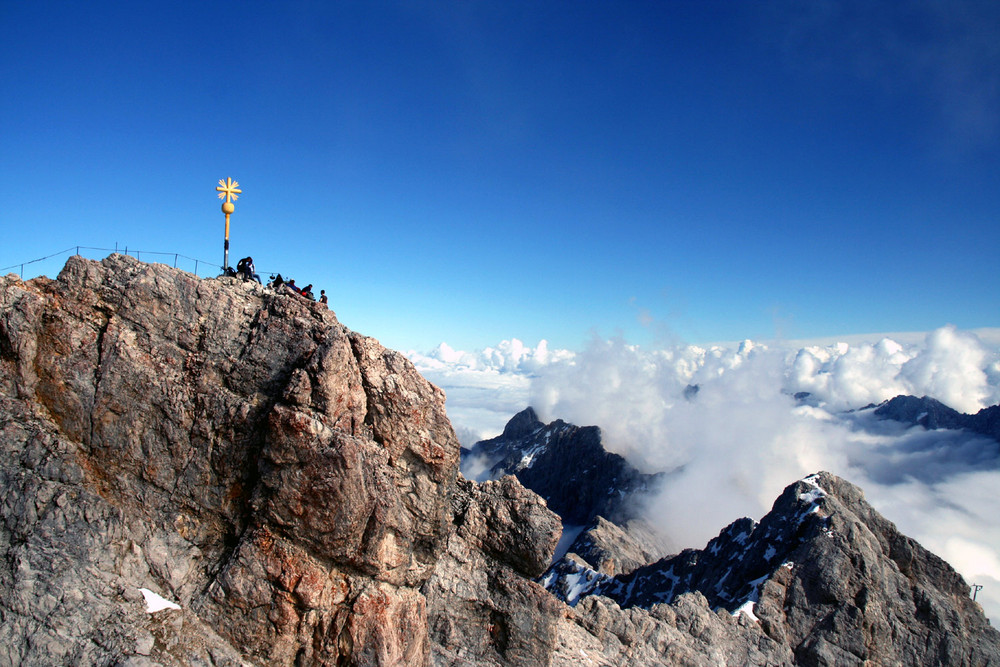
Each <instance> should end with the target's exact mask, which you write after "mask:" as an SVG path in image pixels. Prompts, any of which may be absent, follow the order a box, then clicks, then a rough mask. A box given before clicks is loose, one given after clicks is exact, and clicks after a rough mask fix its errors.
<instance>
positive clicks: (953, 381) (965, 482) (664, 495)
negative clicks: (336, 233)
mask: <svg viewBox="0 0 1000 667" xmlns="http://www.w3.org/2000/svg"><path fill="white" fill-rule="evenodd" d="M408 356H409V357H410V358H411V359H412V360H413V362H414V363H415V365H416V366H417V368H418V369H419V370H420V371H421V372H422V373H423V374H424V375H425V376H426V377H427V378H428V379H429V380H430V381H432V382H434V383H435V384H437V385H439V386H441V387H442V388H443V389H444V390H445V391H446V392H447V395H448V403H447V408H448V414H449V417H450V418H451V420H452V423H453V424H454V426H455V428H456V431H457V432H458V434H459V437H460V439H461V440H462V443H463V445H465V446H470V445H471V444H473V443H474V442H475V441H476V440H479V439H483V438H488V437H492V436H494V435H496V434H498V433H499V432H500V431H502V429H503V426H504V424H505V423H506V421H507V420H508V419H510V417H512V416H513V415H514V414H515V413H516V412H518V411H520V410H521V409H523V408H524V407H526V406H528V405H531V406H532V407H534V408H535V409H536V411H537V412H538V414H539V416H540V418H541V419H542V420H543V421H545V422H549V421H552V420H555V419H563V420H565V421H567V422H570V423H573V424H576V425H580V426H585V425H597V426H599V427H600V428H601V431H602V436H603V442H604V445H605V447H606V448H607V449H608V450H610V451H613V452H616V453H618V454H621V455H622V456H624V457H626V458H627V459H628V460H629V462H630V463H632V465H634V466H636V467H637V468H640V469H641V470H643V471H647V472H653V471H666V472H668V473H669V477H668V483H666V484H664V487H663V490H662V492H661V493H660V494H659V495H658V496H657V497H656V499H655V500H654V501H653V502H651V503H650V506H649V507H648V516H649V518H650V520H651V521H653V522H654V523H655V524H656V525H657V526H659V527H660V528H661V529H662V530H663V531H664V533H665V534H666V535H667V536H668V537H669V538H670V540H671V541H672V543H673V544H674V545H675V546H676V547H677V550H680V549H682V548H685V547H696V548H700V547H702V546H704V544H705V543H706V542H707V541H708V540H709V539H711V538H712V537H714V536H715V535H716V534H717V533H718V531H719V530H720V529H721V528H723V527H724V526H725V525H727V524H728V523H729V522H731V521H733V520H735V519H737V518H739V517H742V516H749V517H752V518H755V519H759V518H760V517H761V516H763V515H764V514H765V513H766V512H767V511H768V510H769V509H770V505H771V503H772V502H773V501H774V499H775V498H776V497H777V496H778V494H780V492H781V490H782V489H783V488H784V487H785V486H786V485H787V484H789V483H791V482H793V481H795V480H796V479H799V478H801V477H803V476H805V475H808V474H811V473H813V472H816V471H819V470H828V471H830V472H833V473H835V474H837V475H840V476H842V477H844V478H845V479H847V480H849V481H851V482H853V483H855V484H857V485H858V486H860V487H861V488H862V489H863V490H864V491H865V494H866V496H867V498H868V500H869V502H871V503H872V505H874V506H875V508H876V509H878V510H879V511H880V512H881V513H883V514H884V515H885V516H886V517H888V518H889V519H890V520H892V521H893V522H895V523H896V524H897V526H899V528H900V529H901V530H902V531H903V532H904V533H906V534H908V535H910V536H911V537H913V538H915V539H916V540H918V541H919V542H920V543H921V544H923V545H924V546H925V547H927V548H928V549H930V550H931V551H933V552H934V553H936V554H938V555H939V556H941V557H942V558H944V559H945V560H947V561H948V562H949V563H951V564H952V565H953V566H955V567H956V569H958V570H959V571H960V572H961V573H962V574H963V576H964V577H965V578H966V580H967V581H968V582H969V583H970V584H979V585H981V586H983V589H982V590H981V591H979V592H978V594H977V600H978V601H979V602H980V603H982V604H983V606H984V608H985V609H986V611H987V613H988V615H989V616H990V617H991V618H992V619H993V620H994V623H996V622H997V621H998V619H1000V502H998V500H997V497H996V489H998V488H1000V444H998V443H997V441H996V440H994V439H992V438H989V437H986V436H983V435H978V434H974V433H971V432H968V431H963V430H945V429H938V430H927V429H925V428H924V427H923V426H919V425H916V426H914V425H910V424H905V423H900V422H897V421H892V420H884V419H881V418H879V417H878V416H876V415H875V414H874V408H873V407H872V406H873V405H876V404H879V403H882V402H883V401H886V400H888V399H891V398H893V397H895V396H898V395H913V396H917V397H922V396H929V397H932V398H935V399H937V400H939V401H941V402H942V403H944V404H945V405H947V406H949V407H951V408H953V409H954V410H957V411H959V412H962V413H967V414H974V413H976V412H978V411H979V410H980V409H982V408H985V407H989V406H991V405H996V404H998V403H1000V330H998V329H980V330H975V331H963V330H959V329H956V328H954V327H951V326H947V327H942V328H940V329H937V330H935V331H932V332H929V333H919V334H913V333H910V334H885V335H873V336H849V337H841V338H837V339H829V340H820V341H783V342H766V343H758V342H752V341H743V342H740V343H733V344H718V345H704V346H697V345H675V346H658V347H655V348H647V347H641V346H637V345H633V344H629V343H628V342H627V341H625V340H623V339H615V338H612V339H604V338H598V337H595V338H594V339H593V340H592V341H591V342H590V344H589V345H588V346H586V347H585V348H584V349H583V350H582V351H580V352H570V351H566V350H555V349H549V347H548V345H547V344H546V343H545V341H542V342H540V343H539V344H538V345H536V346H534V347H530V346H526V345H525V344H524V343H522V342H521V341H518V340H510V341H504V342H502V343H500V344H499V345H497V346H496V347H492V348H487V349H485V350H480V351H476V352H466V351H459V350H454V349H452V348H450V347H449V346H447V345H446V344H442V345H440V346H438V347H437V348H435V349H434V350H432V351H430V352H428V353H417V352H409V353H408Z"/></svg>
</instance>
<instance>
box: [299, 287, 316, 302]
mask: <svg viewBox="0 0 1000 667" xmlns="http://www.w3.org/2000/svg"><path fill="white" fill-rule="evenodd" d="M302 296H304V297H305V298H307V299H309V300H310V301H315V300H316V297H315V296H313V286H312V283H309V284H308V285H306V286H305V287H303V288H302Z"/></svg>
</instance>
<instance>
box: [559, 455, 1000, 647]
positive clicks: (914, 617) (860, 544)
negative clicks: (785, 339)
mask: <svg viewBox="0 0 1000 667" xmlns="http://www.w3.org/2000/svg"><path fill="white" fill-rule="evenodd" d="M543 582H544V583H545V585H546V587H547V588H549V589H550V590H553V591H554V592H555V593H556V594H557V595H559V596H560V597H561V598H562V599H566V600H568V601H570V602H571V603H575V602H576V601H578V600H579V599H581V598H583V597H585V596H587V595H604V596H607V597H610V598H612V599H614V600H616V601H617V602H618V603H619V604H621V605H623V606H625V607H634V606H638V607H645V608H651V607H654V606H655V605H659V604H664V603H665V604H670V603H673V602H674V601H676V600H677V599H679V598H678V596H680V595H682V594H685V593H690V592H697V593H699V594H702V595H703V596H704V597H705V598H706V599H707V602H708V604H710V605H711V606H712V607H713V608H719V609H723V610H728V611H731V612H737V613H740V612H743V613H746V614H748V615H751V616H753V618H754V619H756V620H757V621H758V622H759V624H760V627H761V628H762V630H763V632H764V633H765V635H766V636H767V637H768V638H770V639H772V640H774V641H775V642H778V643H779V644H780V645H783V646H787V647H790V648H791V650H792V651H793V652H794V662H795V664H807V665H813V664H818V665H827V664H831V665H832V664H845V665H854V664H857V665H860V664H862V663H864V664H900V665H927V664H949V665H986V664H998V662H1000V633H998V632H997V631H996V630H995V629H994V628H992V627H990V625H989V623H988V621H987V620H986V619H985V617H984V616H983V614H982V610H981V609H980V608H979V607H978V605H977V604H976V603H975V602H973V601H972V600H971V599H970V598H969V595H968V592H969V587H968V585H966V583H965V582H964V581H963V580H962V578H961V576H959V575H958V573H956V572H955V571H954V570H953V569H952V568H951V567H950V566H949V565H948V564H947V563H945V562H944V561H942V560H941V559H940V558H938V557H937V556H934V555H933V554H931V553H930V552H928V551H926V550H925V549H923V548H922V547H921V546H920V545H919V544H917V543H916V542H914V541H913V540H912V539H910V538H908V537H906V536H904V535H902V534H900V533H899V532H898V531H897V530H896V528H895V526H894V525H893V524H892V523H891V522H889V521H888V520H886V519H885V518H884V517H882V516H881V515H879V514H878V513H877V512H876V511H875V510H874V509H872V507H871V506H870V505H868V503H867V502H865V500H864V496H863V494H862V493H861V491H860V489H858V488H857V487H855V486H853V485H851V484H850V483H848V482H846V481H844V480H842V479H840V478H837V477H835V476H833V475H830V474H829V473H820V474H818V475H815V476H813V477H810V478H807V479H805V480H802V481H800V482H797V483H796V484H793V485H791V486H789V487H788V488H786V489H785V491H784V493H783V494H782V495H781V497H779V498H778V500H777V501H776V502H775V504H774V507H773V508H772V510H771V512H770V513H768V515H767V516H766V517H764V519H762V520H761V522H760V523H759V524H758V523H755V522H754V521H752V520H750V519H741V520H739V521H737V522H734V523H733V524H732V525H730V526H729V527H727V528H726V529H725V530H723V531H722V532H721V533H720V535H719V536H718V537H717V538H715V539H713V540H712V541H710V542H709V544H708V545H707V546H706V548H705V549H704V550H701V551H696V550H692V549H689V550H686V551H684V552H682V553H681V554H679V555H677V556H674V557H671V558H666V559H663V560H661V561H659V562H657V563H653V564H650V565H648V566H646V567H643V568H639V569H637V570H635V571H634V572H632V573H630V574H628V575H624V576H621V577H609V576H607V575H604V574H601V573H598V572H595V571H593V570H592V569H588V568H586V567H584V566H582V564H581V563H580V562H578V561H573V560H572V559H564V560H563V561H562V562H560V563H558V564H556V565H555V566H553V568H552V569H551V570H550V571H549V572H548V573H547V574H546V576H545V577H544V578H543ZM727 664H729V663H727Z"/></svg>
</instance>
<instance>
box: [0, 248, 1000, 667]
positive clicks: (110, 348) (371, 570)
mask: <svg viewBox="0 0 1000 667" xmlns="http://www.w3.org/2000/svg"><path fill="white" fill-rule="evenodd" d="M531 417H532V416H531V415H526V416H525V417H524V419H523V420H522V421H520V422H518V423H516V424H514V426H512V427H511V433H510V434H509V435H514V436H518V437H519V438H520V437H523V436H529V437H530V434H531V433H533V432H534V431H535V430H536V429H537V425H536V424H535V421H536V420H534V419H532V418H531ZM550 438H554V439H555V440H560V439H559V437H558V436H557V434H556V433H555V432H553V433H552V434H551V436H550ZM567 442H568V440H567ZM458 458H459V445H458V441H457V439H456V438H455V435H454V432H453V430H452V428H451V426H450V424H449V422H448V420H447V418H446V416H445V413H444V395H443V393H442V392H441V391H440V390H438V389H437V388H435V387H433V386H432V385H430V384H428V383H427V382H426V381H424V380H423V379H422V378H421V377H420V376H419V375H418V374H417V373H416V372H415V371H414V369H413V367H412V366H411V365H410V364H409V362H407V361H406V359H405V358H403V357H402V356H400V355H398V354H396V353H394V352H391V351H388V350H386V349H384V348H383V347H382V346H381V345H379V344H378V342H376V341H374V340H372V339H370V338H366V337H364V336H360V335H358V334H356V333H354V332H351V331H349V330H347V329H346V328H345V327H343V326H342V325H341V324H340V323H339V322H338V321H337V318H336V316H335V315H334V313H333V312H332V311H329V310H327V309H326V308H325V307H324V306H322V305H320V304H316V303H312V302H307V301H305V300H300V299H297V298H294V297H292V296H284V295H277V294H272V293H270V292H268V291H266V290H265V289H264V288H262V287H260V286H259V285H257V284H256V283H253V282H240V281H236V280H232V279H218V280H216V279H199V278H197V277H195V276H192V275H190V274H187V273H185V272H183V271H178V270H176V269H171V268H169V267H165V266H161V265H155V264H152V265H151V264H143V263H141V262H139V261H137V260H134V259H131V258H128V257H122V256H112V257H110V258H108V259H106V260H104V261H102V262H91V261H87V260H83V259H80V258H72V259H71V260H70V261H68V262H67V264H66V267H65V269H64V270H63V272H62V273H61V274H60V276H59V278H58V279H57V280H49V279H47V278H40V279H36V280H32V281H28V282H22V281H20V280H18V279H17V278H16V277H13V276H8V277H5V278H0V489H2V490H3V494H2V496H0V555H2V558H0V667H6V666H7V665H12V666H13V665H17V666H20V665H39V664H55V665H128V666H131V667H142V666H151V665H191V664H200V665H234V666H235V665H240V666H242V665H427V664H434V665H510V666H514V665H517V666H522V665H578V664H594V665H616V666H617V665H651V664H669V665H791V664H802V665H834V664H836V665H862V664H903V665H931V664H958V665H985V664H997V660H1000V658H997V655H998V649H997V646H998V644H1000V642H998V640H997V633H996V632H995V631H994V630H993V629H992V628H989V627H988V625H987V624H986V622H985V619H984V618H983V617H982V614H981V612H980V611H979V610H978V608H977V607H976V605H975V604H974V603H972V602H971V601H970V600H969V599H968V591H967V588H966V587H965V585H964V582H962V580H961V578H960V577H958V575H957V574H955V573H954V571H953V570H951V568H950V567H948V566H947V564H945V563H944V562H943V561H940V560H939V559H936V558H935V557H933V556H931V555H930V554H928V553H927V552H926V551H924V550H923V549H921V548H920V546H919V545H917V544H916V543H914V542H912V540H909V539H908V538H906V537H905V536H902V535H899V534H898V532H896V531H895V528H894V527H893V526H892V524H891V523H889V522H888V521H886V520H885V519H883V518H882V517H880V516H878V515H877V514H876V513H875V512H874V511H873V510H872V509H871V508H870V507H868V505H867V504H866V503H865V502H864V500H863V498H862V496H861V493H860V491H859V490H857V489H855V488H854V487H852V486H850V485H849V484H847V483H846V482H844V481H843V480H839V479H837V478H835V477H832V476H829V475H820V476H818V477H816V478H815V479H813V480H812V481H803V482H800V483H798V484H797V485H793V486H792V487H789V489H787V490H786V491H785V494H784V495H783V496H782V497H781V498H779V500H778V501H777V502H776V504H775V509H774V510H773V511H772V513H771V514H770V515H768V517H765V519H763V520H762V521H761V522H760V523H759V524H757V523H755V522H753V521H750V520H749V519H745V520H742V523H740V522H738V524H734V525H733V526H731V527H730V528H727V529H726V530H724V531H723V533H722V534H720V537H719V538H717V540H716V541H713V543H711V544H710V545H709V548H708V549H707V550H705V551H702V552H694V551H690V552H685V553H683V554H681V555H679V556H677V557H675V559H674V561H669V562H672V563H674V570H673V574H674V575H677V574H678V573H681V572H683V573H687V574H685V575H684V581H685V582H686V583H685V584H684V585H683V586H678V584H677V582H678V581H680V579H681V577H680V576H677V577H675V581H674V583H673V584H671V586H670V588H669V590H668V589H667V588H666V587H665V586H664V585H663V581H665V578H666V574H665V571H664V570H663V564H664V563H666V562H668V561H659V562H658V563H654V564H650V565H646V566H645V567H639V568H638V569H636V570H634V571H633V572H631V573H630V574H628V575H625V576H621V577H619V578H613V577H610V576H609V574H607V573H611V572H621V571H622V570H623V565H624V564H625V563H626V558H625V557H623V554H622V552H623V549H625V548H626V547H627V550H628V568H629V569H631V567H632V566H633V565H635V564H636V559H637V558H641V556H640V555H638V554H641V553H642V549H641V548H639V547H638V546H637V545H636V544H635V543H633V542H631V541H629V540H625V539H623V537H622V536H621V535H619V534H618V533H617V530H616V529H615V530H612V528H613V527H611V526H603V527H602V524H601V523H600V522H598V525H597V527H596V528H595V529H594V530H593V531H592V532H591V534H590V537H589V541H584V540H581V541H580V543H579V545H580V546H579V547H578V548H579V549H580V551H581V552H584V553H585V554H586V556H587V557H588V558H594V559H599V560H601V562H602V563H604V572H605V573H603V574H602V573H598V572H596V571H592V570H590V569H588V565H589V563H587V562H586V561H584V560H583V559H581V558H579V557H578V556H573V557H571V559H572V558H576V560H575V561H573V562H574V567H576V568H577V569H576V573H577V575H579V576H578V577H577V579H576V583H577V585H578V587H579V588H581V589H582V588H587V586H583V585H582V584H581V582H583V581H584V580H587V581H589V582H592V583H593V585H589V584H588V585H589V588H588V589H587V590H584V591H582V592H583V593H587V592H589V593H591V594H590V595H583V596H582V600H581V601H580V602H579V604H577V605H576V606H575V607H570V606H567V605H566V604H564V603H563V602H562V601H560V599H559V598H558V597H556V596H555V595H552V594H550V593H549V592H548V591H546V590H545V589H544V588H543V587H542V586H541V584H539V583H537V582H536V581H534V580H533V579H534V578H535V577H538V576H539V575H541V574H542V573H543V572H544V571H545V569H546V567H547V566H548V564H549V562H550V561H551V558H552V554H553V551H554V549H555V544H556V542H557V540H558V538H559V530H560V522H559V517H558V516H557V515H556V514H554V513H553V512H552V511H550V509H549V508H548V507H547V506H546V503H545V502H544V501H543V500H542V499H541V498H540V497H539V496H538V495H536V494H535V493H533V492H531V491H529V490H527V489H525V488H524V487H523V486H521V484H520V483H519V482H518V481H517V480H516V479H515V478H513V477H510V476H507V477H503V478H501V479H498V480H496V481H491V482H486V483H483V484H474V483H472V482H468V481H466V480H464V479H463V478H462V477H461V476H460V475H459V474H458ZM814 487H815V488H821V489H822V490H823V494H818V493H817V492H815V491H814ZM805 510H808V511H805ZM778 536H781V539H780V540H779V539H778ZM585 542H586V545H589V546H587V547H586V548H584V546H583V545H584V544H585ZM622 545H625V546H624V547H623V546H622ZM779 549H780V550H781V551H780V555H779V553H778V551H777V550H779ZM713 551H714V553H713ZM677 559H681V560H677ZM555 572H556V571H555V570H553V571H552V572H550V573H549V574H548V575H546V580H549V583H550V584H552V583H553V582H555V581H557V580H558V581H559V582H561V584H568V583H569V581H570V580H569V579H568V578H567V577H565V576H563V575H559V577H557V576H556V574H554V573H555ZM591 575H593V576H592V578H589V579H588V577H591ZM598 584H600V585H601V586H604V585H605V584H607V586H606V588H605V589H604V592H605V594H606V596H599V595H594V594H593V592H594V591H595V590H596V588H597V585H598ZM622 584H628V585H627V586H626V587H622ZM616 587H618V588H616ZM140 588H146V589H150V590H152V591H155V592H157V593H159V594H161V595H163V596H164V597H166V598H168V599H170V600H172V601H174V602H177V603H179V604H180V606H181V609H180V610H179V611H177V610H171V611H161V612H157V613H147V611H146V606H145V602H144V597H143V593H142V592H140V590H139V589H140ZM552 588H553V590H559V588H558V586H556V585H553V586H552ZM580 592H581V591H577V593H580ZM559 594H560V595H561V596H563V597H567V596H566V595H565V591H559ZM754 595H756V596H757V602H756V617H752V616H750V615H747V614H737V615H732V614H730V613H729V611H727V610H728V609H733V608H735V606H736V605H737V604H738V603H740V602H741V601H745V600H751V601H752V599H753V597H754ZM579 597H581V596H580V595H579V594H577V595H576V596H575V598H579ZM668 598H669V604H664V603H661V601H662V602H666V601H667V600H668ZM865 661H868V662H867V663H866V662H865Z"/></svg>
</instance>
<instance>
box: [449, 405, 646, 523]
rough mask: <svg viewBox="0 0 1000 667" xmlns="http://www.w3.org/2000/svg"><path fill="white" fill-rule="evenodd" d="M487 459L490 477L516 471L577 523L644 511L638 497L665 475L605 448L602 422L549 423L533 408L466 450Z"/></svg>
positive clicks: (471, 456)
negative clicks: (634, 464)
mask: <svg viewBox="0 0 1000 667" xmlns="http://www.w3.org/2000/svg"><path fill="white" fill-rule="evenodd" d="M465 457H466V458H467V459H476V458H478V459H481V460H484V461H485V463H484V464H481V465H482V466H483V467H484V468H485V469H486V470H487V473H486V474H484V475H483V477H484V478H487V479H497V478H499V477H501V476H503V475H514V476H516V477H517V479H518V480H519V481H520V482H521V484H523V485H524V486H526V487H528V488H529V489H531V490H532V491H534V492H535V493H537V494H538V495H540V496H542V497H543V498H545V500H546V502H548V505H549V508H550V509H551V510H552V511H554V512H555V513H557V514H558V515H559V516H561V517H562V519H563V521H564V522H565V523H567V524H571V525H577V526H582V525H589V524H591V523H592V522H593V521H594V520H595V519H596V517H598V516H603V517H605V518H606V519H610V520H611V521H614V522H616V523H625V522H627V521H629V520H630V519H634V518H636V517H637V516H638V515H639V506H640V505H639V502H637V500H638V497H639V496H641V495H643V494H645V493H647V492H649V491H650V490H652V489H653V488H655V486H656V484H657V483H658V481H659V480H660V478H661V477H662V476H661V475H648V474H644V473H640V472H639V471H638V470H636V469H635V468H633V467H632V466H631V465H629V463H628V462H627V461H626V460H625V459H623V458H622V457H621V456H619V455H618V454H613V453H610V452H607V451H605V450H604V446H603V445H602V444H601V430H600V429H599V428H598V427H596V426H574V425H573V424H567V423H566V422H564V421H562V420H561V419H560V420H556V421H554V422H552V423H551V424H548V425H546V424H543V423H542V422H541V421H539V419H538V416H537V415H536V414H535V411H534V410H533V409H532V408H530V407H529V408H526V409H525V410H522V411H521V412H519V413H518V414H516V415H515V416H514V417H513V418H512V419H511V420H510V421H509V422H508V423H507V426H506V427H505V428H504V431H503V433H502V434H500V435H498V436H497V437H495V438H492V439H490V440H482V441H480V442H477V443H476V444H475V445H473V446H472V448H471V449H470V450H469V451H468V452H467V453H466V454H465Z"/></svg>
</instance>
